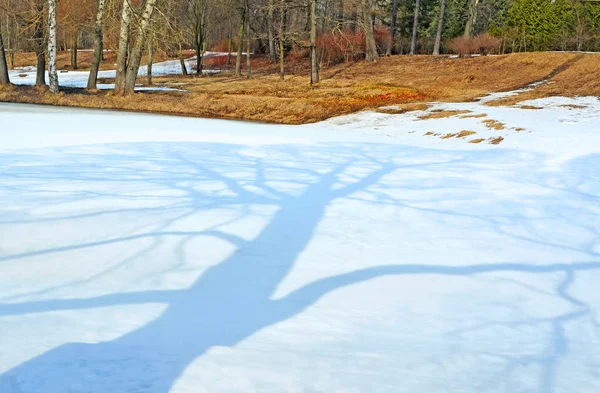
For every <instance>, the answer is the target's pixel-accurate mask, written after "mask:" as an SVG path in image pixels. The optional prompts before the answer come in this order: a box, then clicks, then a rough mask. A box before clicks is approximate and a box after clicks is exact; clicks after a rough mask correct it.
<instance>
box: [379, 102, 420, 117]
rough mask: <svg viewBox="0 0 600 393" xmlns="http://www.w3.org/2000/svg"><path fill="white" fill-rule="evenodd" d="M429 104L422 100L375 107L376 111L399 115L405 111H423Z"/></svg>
mask: <svg viewBox="0 0 600 393" xmlns="http://www.w3.org/2000/svg"><path fill="white" fill-rule="evenodd" d="M427 108H429V105H427V104H425V103H422V102H411V103H408V104H400V105H395V106H393V107H383V108H377V110H376V111H377V112H379V113H386V114H389V115H399V114H402V113H406V112H414V111H425V110H427Z"/></svg>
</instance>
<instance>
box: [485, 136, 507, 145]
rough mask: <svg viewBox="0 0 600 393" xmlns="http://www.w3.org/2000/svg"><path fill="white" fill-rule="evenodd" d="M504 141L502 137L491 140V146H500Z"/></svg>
mask: <svg viewBox="0 0 600 393" xmlns="http://www.w3.org/2000/svg"><path fill="white" fill-rule="evenodd" d="M503 140H504V138H502V137H501V136H499V137H496V138H490V139H489V141H490V144H491V145H499V144H500V142H502V141H503Z"/></svg>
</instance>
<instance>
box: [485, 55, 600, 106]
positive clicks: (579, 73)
mask: <svg viewBox="0 0 600 393" xmlns="http://www.w3.org/2000/svg"><path fill="white" fill-rule="evenodd" d="M546 55H548V56H557V55H558V56H560V55H563V56H564V55H565V54H562V53H547V54H546ZM566 59H568V60H569V61H570V62H569V63H568V64H567V66H566V67H563V68H559V69H558V70H556V72H555V73H554V75H552V78H551V79H550V81H551V82H552V83H548V84H544V85H542V86H540V87H538V88H536V89H534V90H531V91H526V92H523V93H521V94H518V95H515V96H511V97H507V98H504V99H500V100H495V101H491V102H489V103H488V105H491V106H495V105H514V104H517V103H519V102H521V101H525V100H531V99H536V98H543V97H551V96H558V95H560V96H565V97H577V96H598V95H600V78H599V77H598V72H599V71H600V56H599V55H596V54H569V56H568V57H567V56H565V60H566Z"/></svg>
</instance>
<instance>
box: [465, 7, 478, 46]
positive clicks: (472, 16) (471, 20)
mask: <svg viewBox="0 0 600 393" xmlns="http://www.w3.org/2000/svg"><path fill="white" fill-rule="evenodd" d="M478 3H479V0H469V14H468V18H467V24H466V25H465V32H464V36H465V37H466V38H469V37H471V34H472V33H473V26H474V25H475V20H476V19H477V4H478Z"/></svg>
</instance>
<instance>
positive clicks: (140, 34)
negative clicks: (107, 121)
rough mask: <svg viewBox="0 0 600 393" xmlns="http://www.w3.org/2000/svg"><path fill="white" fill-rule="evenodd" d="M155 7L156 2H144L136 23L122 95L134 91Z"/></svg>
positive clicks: (152, 0) (150, 0) (153, 0)
mask: <svg viewBox="0 0 600 393" xmlns="http://www.w3.org/2000/svg"><path fill="white" fill-rule="evenodd" d="M155 5H156V0H146V5H145V7H144V12H143V13H142V16H141V18H140V21H139V23H138V29H137V33H136V37H135V41H134V43H133V49H132V50H131V57H130V58H129V61H128V62H127V73H126V74H125V85H124V90H123V93H124V94H131V93H133V92H134V90H135V81H136V80H137V75H138V71H139V69H140V63H141V61H142V53H143V51H144V47H145V42H146V36H147V34H148V27H149V25H150V20H151V18H152V14H153V13H154V7H155Z"/></svg>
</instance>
